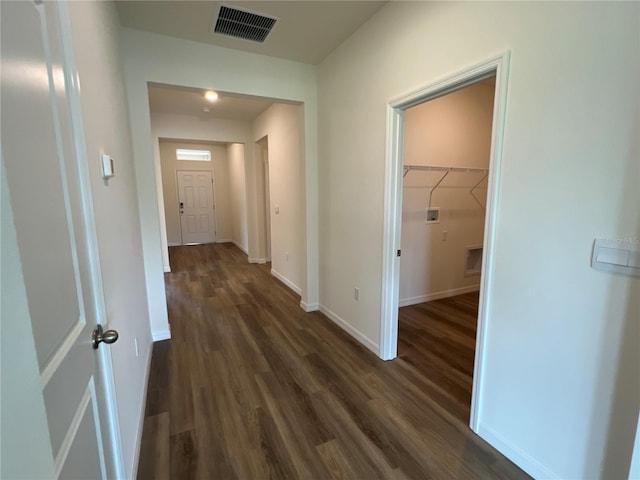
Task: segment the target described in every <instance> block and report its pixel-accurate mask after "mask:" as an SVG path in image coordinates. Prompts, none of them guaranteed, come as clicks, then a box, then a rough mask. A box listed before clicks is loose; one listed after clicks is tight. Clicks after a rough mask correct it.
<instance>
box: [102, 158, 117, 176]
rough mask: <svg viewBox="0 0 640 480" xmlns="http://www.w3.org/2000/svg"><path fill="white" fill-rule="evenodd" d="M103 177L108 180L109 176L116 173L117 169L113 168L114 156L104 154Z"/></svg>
mask: <svg viewBox="0 0 640 480" xmlns="http://www.w3.org/2000/svg"><path fill="white" fill-rule="evenodd" d="M101 158H102V178H104V179H105V180H108V179H109V178H111V177H113V176H114V175H115V171H114V169H113V158H111V157H110V156H109V155H106V154H102V155H101Z"/></svg>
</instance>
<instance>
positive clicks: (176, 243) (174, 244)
mask: <svg viewBox="0 0 640 480" xmlns="http://www.w3.org/2000/svg"><path fill="white" fill-rule="evenodd" d="M180 245H182V244H181V243H180V242H169V243H167V247H179V246H180Z"/></svg>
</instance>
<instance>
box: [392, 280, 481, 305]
mask: <svg viewBox="0 0 640 480" xmlns="http://www.w3.org/2000/svg"><path fill="white" fill-rule="evenodd" d="M479 290H480V285H479V284H478V285H471V286H470V287H460V288H452V289H450V290H442V291H441V292H434V293H426V294H424V295H418V296H416V297H407V298H403V299H401V300H400V301H399V302H398V304H399V305H400V306H401V307H406V306H409V305H416V304H418V303H424V302H430V301H432V300H439V299H441V298H449V297H455V296H456V295H462V294H463V293H471V292H477V291H479Z"/></svg>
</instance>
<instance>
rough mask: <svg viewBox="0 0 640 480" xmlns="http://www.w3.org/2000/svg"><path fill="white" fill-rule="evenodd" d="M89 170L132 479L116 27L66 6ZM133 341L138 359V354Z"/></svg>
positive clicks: (125, 148) (131, 174)
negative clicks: (110, 164) (108, 173)
mask: <svg viewBox="0 0 640 480" xmlns="http://www.w3.org/2000/svg"><path fill="white" fill-rule="evenodd" d="M69 10H70V15H71V23H72V29H73V32H72V33H73V37H74V44H75V52H76V64H77V68H78V72H79V78H80V85H81V95H82V112H83V116H84V128H85V134H86V145H87V154H88V155H89V158H88V162H89V173H90V176H91V186H92V192H93V203H94V204H93V207H94V212H95V221H96V230H97V236H98V246H99V250H100V263H101V266H102V268H101V270H102V282H103V287H104V297H105V298H104V300H105V304H106V308H107V315H108V327H109V328H114V329H116V330H118V331H119V332H120V339H119V340H118V342H117V343H115V344H113V345H112V346H111V347H110V348H111V352H112V357H113V367H114V376H115V384H116V391H117V406H118V414H119V424H120V433H121V439H122V449H123V454H124V465H125V473H126V474H127V477H128V478H131V477H134V476H135V466H136V461H137V453H138V449H139V440H140V435H141V434H142V416H143V413H144V403H145V400H146V399H145V387H146V378H147V377H146V375H147V368H148V364H149V360H150V357H151V355H150V354H151V350H150V347H151V335H150V329H149V309H148V306H147V292H146V289H145V278H144V274H145V272H144V264H143V258H142V241H141V235H140V216H139V213H138V207H137V205H138V203H137V192H136V175H135V171H134V165H133V152H132V148H131V135H130V131H129V119H128V115H127V104H126V99H125V92H124V89H123V76H122V65H121V59H120V56H119V50H118V47H119V45H118V36H119V23H118V18H117V13H116V10H115V6H114V5H113V4H112V3H107V2H70V3H69ZM101 152H104V153H108V154H109V155H111V156H112V157H113V158H114V162H115V171H116V175H115V177H113V178H112V179H111V180H110V181H109V184H108V186H107V185H105V183H104V182H103V180H102V177H101V172H100V168H99V162H98V158H99V154H100V153H101ZM136 338H137V340H138V345H139V350H140V355H139V356H136V353H135V348H134V340H135V339H136Z"/></svg>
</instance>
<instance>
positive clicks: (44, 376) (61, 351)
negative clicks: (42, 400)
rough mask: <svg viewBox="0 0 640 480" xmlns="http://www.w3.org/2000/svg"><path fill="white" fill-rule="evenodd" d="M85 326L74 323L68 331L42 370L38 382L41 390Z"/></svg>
mask: <svg viewBox="0 0 640 480" xmlns="http://www.w3.org/2000/svg"><path fill="white" fill-rule="evenodd" d="M86 326H87V324H86V323H85V322H80V321H79V322H78V323H76V324H75V325H74V326H73V328H72V329H71V330H70V331H69V333H68V334H67V335H66V336H65V339H64V341H63V342H62V344H61V345H60V346H59V347H58V349H57V350H56V353H55V354H54V355H53V356H52V357H51V358H50V359H49V361H48V362H47V366H46V367H44V368H43V369H42V373H41V374H40V381H41V382H42V388H44V387H46V386H47V384H48V383H49V380H51V378H52V377H53V375H54V374H55V373H56V371H57V370H58V368H60V365H61V364H62V362H63V361H64V359H65V358H67V355H68V354H69V352H70V351H71V349H72V348H73V347H74V346H75V345H76V343H77V342H78V338H79V337H80V335H81V334H82V332H84V329H85V327H86Z"/></svg>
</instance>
